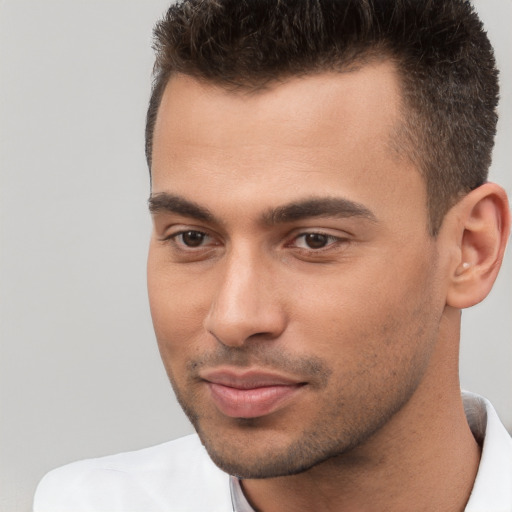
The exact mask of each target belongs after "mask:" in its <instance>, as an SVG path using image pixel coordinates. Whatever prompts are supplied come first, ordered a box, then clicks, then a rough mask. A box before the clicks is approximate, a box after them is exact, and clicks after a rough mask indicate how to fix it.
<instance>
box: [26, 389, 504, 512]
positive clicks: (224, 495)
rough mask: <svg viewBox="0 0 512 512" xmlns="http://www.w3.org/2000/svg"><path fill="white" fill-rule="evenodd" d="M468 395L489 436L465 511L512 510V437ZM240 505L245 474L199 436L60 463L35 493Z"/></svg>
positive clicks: (49, 502) (39, 500) (109, 507)
mask: <svg viewBox="0 0 512 512" xmlns="http://www.w3.org/2000/svg"><path fill="white" fill-rule="evenodd" d="M463 398H464V405H465V409H466V415H467V417H468V422H469V424H470V426H471V430H472V432H473V434H474V435H475V438H476V439H477V440H479V441H480V442H482V441H483V446H482V459H481V461H480V467H479V470H478V474H477V478H476V480H475V484H474V488H473V491H472V493H471V497H470V499H469V502H468V504H467V506H466V509H465V512H512V439H511V438H510V436H509V435H508V433H507V431H506V430H505V428H504V427H503V425H502V424H501V423H500V421H499V419H498V416H497V415H496V412H495V411H494V409H493V407H492V406H491V404H490V403H489V402H488V401H487V400H485V399H484V398H481V397H479V396H477V395H473V394H471V393H464V394H463ZM231 494H233V500H232V496H231ZM232 503H235V505H236V507H237V508H236V509H234V508H233V504H232ZM233 510H235V511H236V512H251V508H250V506H249V504H248V503H247V501H246V500H245V497H244V496H243V493H242V492H241V488H240V485H239V483H238V480H237V479H236V478H232V479H231V482H230V477H229V475H227V474H226V473H224V472H223V471H221V470H220V469H218V468H217V467H216V466H215V465H214V464H213V462H212V461H211V460H210V458H209V457H208V454H207V453H206V450H205V449H204V447H203V446H202V445H201V442H200V441H199V439H198V437H197V436H196V435H192V436H187V437H184V438H182V439H178V440H176V441H171V442H169V443H165V444H162V445H159V446H154V447H152V448H147V449H145V450H139V451H136V452H130V453H121V454H119V455H114V456H110V457H103V458H100V459H91V460H85V461H81V462H75V463H73V464H69V465H68V466H64V467H62V468H59V469H56V470H54V471H51V472H50V473H48V474H47V475H46V476H45V477H44V478H43V480H42V481H41V483H40V484H39V487H38V489H37V492H36V496H35V499H34V512H232V511H233Z"/></svg>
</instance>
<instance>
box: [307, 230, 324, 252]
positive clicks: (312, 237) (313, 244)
mask: <svg viewBox="0 0 512 512" xmlns="http://www.w3.org/2000/svg"><path fill="white" fill-rule="evenodd" d="M329 238H330V237H329V236H327V235H322V234H321V233H307V234H305V235H304V242H305V244H306V245H307V246H308V247H309V248H310V249H321V248H322V247H325V246H326V245H327V243H328V242H329Z"/></svg>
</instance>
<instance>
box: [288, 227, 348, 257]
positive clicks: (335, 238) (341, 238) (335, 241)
mask: <svg viewBox="0 0 512 512" xmlns="http://www.w3.org/2000/svg"><path fill="white" fill-rule="evenodd" d="M311 234H316V235H321V236H325V237H326V238H328V239H329V243H328V244H327V245H325V246H324V247H320V248H318V249H314V248H312V247H298V246H297V245H294V244H295V242H296V241H297V240H298V239H300V238H302V237H305V236H306V235H311ZM288 240H289V241H288V242H286V246H287V247H292V248H295V249H297V250H300V251H305V252H308V253H316V254H319V253H321V252H324V251H325V252H327V251H330V250H335V249H339V245H340V244H346V243H348V242H349V241H350V235H349V234H348V233H337V234H333V233H332V232H329V230H326V229H320V228H317V229H315V228H310V229H307V230H306V229H301V230H298V231H295V233H294V234H292V235H291V236H290V237H289V239H288Z"/></svg>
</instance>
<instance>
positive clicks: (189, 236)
mask: <svg viewBox="0 0 512 512" xmlns="http://www.w3.org/2000/svg"><path fill="white" fill-rule="evenodd" d="M180 236H181V240H182V242H183V244H184V245H186V246H187V247H199V246H200V245H201V244H202V243H203V241H204V239H205V237H206V235H205V234H204V233H201V231H185V232H183V233H181V235H180Z"/></svg>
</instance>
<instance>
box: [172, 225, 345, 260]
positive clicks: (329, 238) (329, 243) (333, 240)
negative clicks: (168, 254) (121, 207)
mask: <svg viewBox="0 0 512 512" xmlns="http://www.w3.org/2000/svg"><path fill="white" fill-rule="evenodd" d="M192 233H194V234H195V235H200V236H202V237H203V239H202V240H201V243H200V245H197V246H195V247H194V246H190V245H187V244H186V243H184V242H183V238H182V241H181V242H179V241H178V239H179V238H180V237H183V236H184V235H186V234H192ZM308 235H315V236H319V237H325V239H326V245H324V246H322V247H318V248H313V247H299V246H297V245H295V246H294V243H296V242H297V241H298V240H300V239H303V240H304V243H305V239H306V237H307V236H308ZM208 238H213V237H212V236H211V235H209V234H208V233H205V232H204V231H200V230H197V229H185V230H181V231H178V232H176V233H173V234H171V235H169V236H167V237H166V238H164V239H163V240H162V241H163V242H170V243H172V244H174V246H175V247H176V248H177V249H178V250H181V251H187V252H192V251H199V250H205V249H206V247H205V245H204V243H203V242H204V240H205V239H206V240H207V239H208ZM347 242H348V239H347V238H345V237H338V236H334V235H331V234H329V233H324V232H322V231H307V232H303V233H299V234H297V235H295V236H294V237H293V238H292V240H291V241H290V242H287V243H286V244H285V247H295V249H297V250H299V251H302V252H308V253H316V254H319V253H321V252H323V251H328V250H330V249H332V248H333V246H337V245H339V244H342V243H347ZM214 245H219V244H214Z"/></svg>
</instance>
